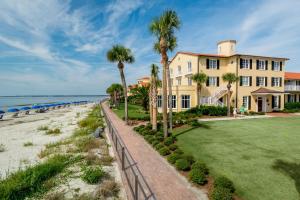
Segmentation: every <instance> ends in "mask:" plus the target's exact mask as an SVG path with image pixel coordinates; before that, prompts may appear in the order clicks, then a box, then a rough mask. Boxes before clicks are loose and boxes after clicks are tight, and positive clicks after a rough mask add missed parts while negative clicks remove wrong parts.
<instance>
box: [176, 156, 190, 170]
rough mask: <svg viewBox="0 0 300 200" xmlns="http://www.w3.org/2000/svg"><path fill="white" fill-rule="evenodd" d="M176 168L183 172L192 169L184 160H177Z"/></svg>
mask: <svg viewBox="0 0 300 200" xmlns="http://www.w3.org/2000/svg"><path fill="white" fill-rule="evenodd" d="M175 166H176V169H178V170H182V171H187V170H189V169H190V163H189V162H188V161H187V160H186V159H184V158H180V159H178V160H176V162H175Z"/></svg>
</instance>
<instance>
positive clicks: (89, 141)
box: [76, 137, 100, 152]
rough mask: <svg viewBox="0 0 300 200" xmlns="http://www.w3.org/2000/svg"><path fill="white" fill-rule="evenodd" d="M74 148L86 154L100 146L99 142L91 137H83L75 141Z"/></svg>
mask: <svg viewBox="0 0 300 200" xmlns="http://www.w3.org/2000/svg"><path fill="white" fill-rule="evenodd" d="M76 146H77V148H78V149H79V151H82V152H88V151H89V150H91V149H96V148H98V147H99V146H100V141H99V140H97V139H95V138H93V137H84V138H81V139H80V140H77V141H76Z"/></svg>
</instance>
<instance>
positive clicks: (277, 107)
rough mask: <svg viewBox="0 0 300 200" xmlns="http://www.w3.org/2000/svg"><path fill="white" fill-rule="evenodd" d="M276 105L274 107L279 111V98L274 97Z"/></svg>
mask: <svg viewBox="0 0 300 200" xmlns="http://www.w3.org/2000/svg"><path fill="white" fill-rule="evenodd" d="M275 99H276V100H275ZM275 102H276V103H275ZM274 104H275V105H276V106H275V105H274V109H279V96H274Z"/></svg>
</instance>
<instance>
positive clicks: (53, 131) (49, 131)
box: [46, 128, 61, 135]
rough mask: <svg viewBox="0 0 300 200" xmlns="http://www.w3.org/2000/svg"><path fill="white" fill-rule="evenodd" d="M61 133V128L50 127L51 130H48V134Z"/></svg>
mask: <svg viewBox="0 0 300 200" xmlns="http://www.w3.org/2000/svg"><path fill="white" fill-rule="evenodd" d="M60 133H61V131H60V129H59V128H55V129H49V130H47V131H46V134H47V135H58V134H60Z"/></svg>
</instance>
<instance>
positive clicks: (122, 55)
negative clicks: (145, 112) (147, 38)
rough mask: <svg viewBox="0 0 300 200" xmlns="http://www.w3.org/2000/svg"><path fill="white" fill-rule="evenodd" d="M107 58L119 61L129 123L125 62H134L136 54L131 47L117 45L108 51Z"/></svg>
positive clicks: (126, 116) (111, 60) (126, 118)
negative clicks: (134, 54)
mask: <svg viewBox="0 0 300 200" xmlns="http://www.w3.org/2000/svg"><path fill="white" fill-rule="evenodd" d="M107 60H108V61H110V62H117V63H118V69H119V72H120V77H121V81H122V85H123V92H124V99H125V122H126V124H128V100H127V86H126V80H125V75H124V63H133V62H134V56H133V55H132V53H131V50H130V49H127V48H125V47H124V46H121V45H115V46H113V47H112V49H111V50H109V51H108V52H107Z"/></svg>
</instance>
